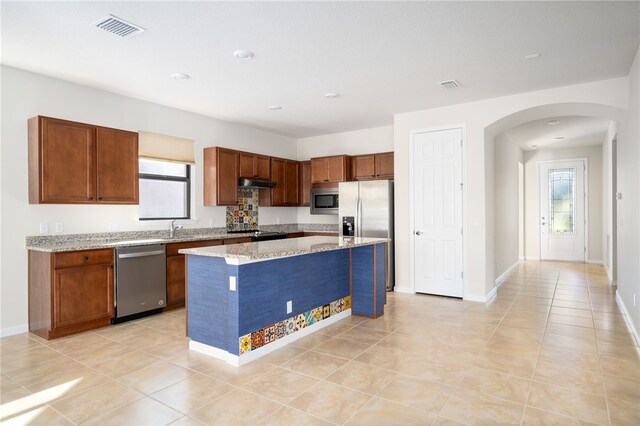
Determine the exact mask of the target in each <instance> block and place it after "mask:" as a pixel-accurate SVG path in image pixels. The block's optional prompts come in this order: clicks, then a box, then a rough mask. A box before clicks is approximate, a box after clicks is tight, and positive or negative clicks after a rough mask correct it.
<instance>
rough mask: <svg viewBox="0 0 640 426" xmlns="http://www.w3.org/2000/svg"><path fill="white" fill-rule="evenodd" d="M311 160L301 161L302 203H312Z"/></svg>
mask: <svg viewBox="0 0 640 426" xmlns="http://www.w3.org/2000/svg"><path fill="white" fill-rule="evenodd" d="M310 202H311V161H301V162H300V205H301V206H309V205H310V204H311V203H310Z"/></svg>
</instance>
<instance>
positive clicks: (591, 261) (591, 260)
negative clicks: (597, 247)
mask: <svg viewBox="0 0 640 426" xmlns="http://www.w3.org/2000/svg"><path fill="white" fill-rule="evenodd" d="M587 263H595V264H597V265H603V263H602V260H598V259H589V260H587Z"/></svg>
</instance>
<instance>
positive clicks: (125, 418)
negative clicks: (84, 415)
mask: <svg viewBox="0 0 640 426" xmlns="http://www.w3.org/2000/svg"><path fill="white" fill-rule="evenodd" d="M181 417H182V413H180V412H179V411H176V410H173V409H171V408H169V407H167V406H166V405H164V404H161V403H159V402H158V401H155V400H153V399H151V398H148V397H146V398H142V399H139V400H137V401H135V402H132V403H131V404H128V405H125V406H123V407H120V408H117V409H115V410H113V411H110V412H108V413H106V414H102V415H101V416H98V417H92V418H90V419H89V420H87V421H86V422H85V423H84V424H87V425H107V424H108V425H139V426H143V425H150V426H152V425H168V424H170V423H172V422H174V421H176V420H178V419H179V418H181Z"/></svg>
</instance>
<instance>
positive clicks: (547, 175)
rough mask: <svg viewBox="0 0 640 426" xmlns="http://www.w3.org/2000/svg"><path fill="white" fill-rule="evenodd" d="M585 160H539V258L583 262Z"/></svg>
mask: <svg viewBox="0 0 640 426" xmlns="http://www.w3.org/2000/svg"><path fill="white" fill-rule="evenodd" d="M584 175H585V162H584V160H568V161H553V162H541V163H540V258H541V259H547V260H567V261H580V262H584V260H585V254H586V246H585V222H586V221H585V211H584V208H585V198H586V193H585V187H584Z"/></svg>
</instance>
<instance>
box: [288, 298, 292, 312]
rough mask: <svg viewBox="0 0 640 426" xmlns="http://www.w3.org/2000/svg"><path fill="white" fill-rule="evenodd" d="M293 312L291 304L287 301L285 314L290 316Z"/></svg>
mask: <svg viewBox="0 0 640 426" xmlns="http://www.w3.org/2000/svg"><path fill="white" fill-rule="evenodd" d="M292 311H293V302H292V301H291V300H289V301H288V302H287V313H288V314H290V313H291V312H292Z"/></svg>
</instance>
